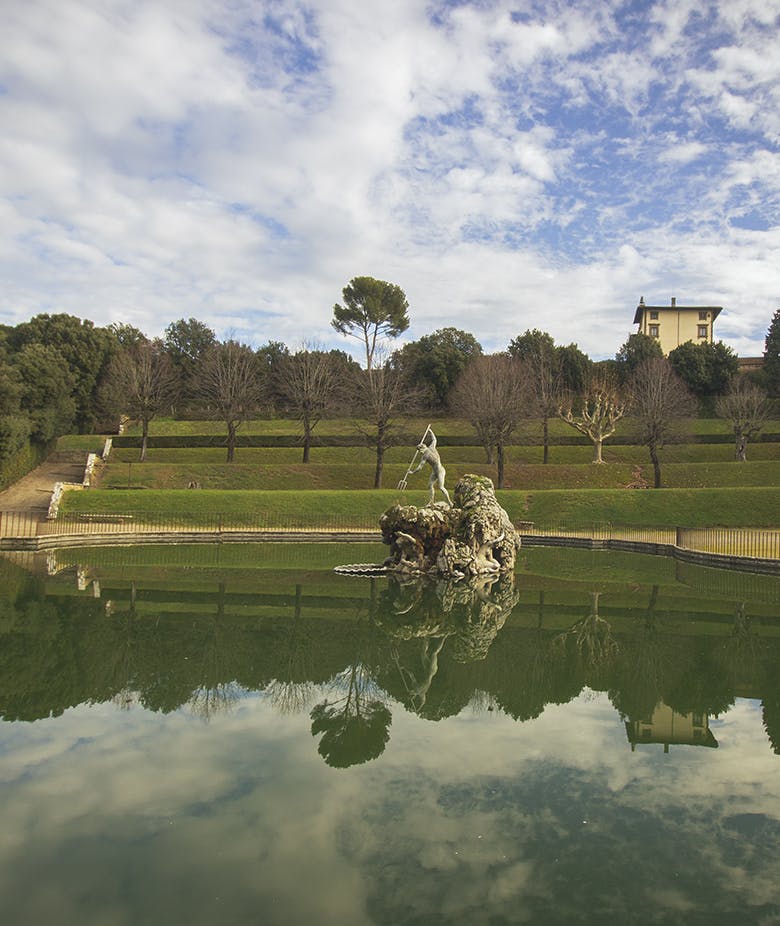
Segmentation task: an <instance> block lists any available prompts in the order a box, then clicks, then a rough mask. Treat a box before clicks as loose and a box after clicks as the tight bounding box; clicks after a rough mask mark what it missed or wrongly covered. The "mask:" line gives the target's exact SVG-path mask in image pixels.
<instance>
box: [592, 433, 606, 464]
mask: <svg viewBox="0 0 780 926" xmlns="http://www.w3.org/2000/svg"><path fill="white" fill-rule="evenodd" d="M592 440H593V462H594V463H603V462H604V460H603V459H602V457H601V445H602V444H603V443H604V442H603V440H602V439H601V438H600V437H599V438H593V439H592Z"/></svg>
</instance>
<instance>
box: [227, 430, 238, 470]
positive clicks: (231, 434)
mask: <svg viewBox="0 0 780 926" xmlns="http://www.w3.org/2000/svg"><path fill="white" fill-rule="evenodd" d="M235 455H236V426H235V425H234V424H233V422H232V421H231V422H229V423H228V439H227V461H228V463H232V462H233V457H234V456H235Z"/></svg>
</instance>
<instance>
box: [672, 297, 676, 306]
mask: <svg viewBox="0 0 780 926" xmlns="http://www.w3.org/2000/svg"><path fill="white" fill-rule="evenodd" d="M676 306H677V296H672V308H673V309H674V308H676Z"/></svg>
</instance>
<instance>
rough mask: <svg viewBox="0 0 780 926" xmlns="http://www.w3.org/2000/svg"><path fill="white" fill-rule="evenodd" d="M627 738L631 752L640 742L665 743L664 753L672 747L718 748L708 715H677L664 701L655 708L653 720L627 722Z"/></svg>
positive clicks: (648, 718) (651, 718)
mask: <svg viewBox="0 0 780 926" xmlns="http://www.w3.org/2000/svg"><path fill="white" fill-rule="evenodd" d="M626 735H627V736H628V741H629V743H631V752H634V750H635V749H636V747H637V744H638V743H663V746H664V752H669V747H670V746H671V745H678V746H709V747H710V748H716V749H717V746H718V741H717V740H716V739H715V737H714V736H713V735H712V733H711V732H710V723H709V717H708V716H707V715H706V714H693V713H690V714H678V713H677V711H675V710H672V708H671V707H669V706H668V705H667V704H664V703H663V701H661V702H660V703H659V704H657V705H656V707H655V710H654V711H653V715H652V717H647V718H646V719H644V720H627V721H626Z"/></svg>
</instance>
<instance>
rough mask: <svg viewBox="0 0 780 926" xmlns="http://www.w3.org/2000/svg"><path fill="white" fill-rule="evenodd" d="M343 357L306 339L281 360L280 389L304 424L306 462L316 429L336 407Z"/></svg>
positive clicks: (303, 438) (303, 436) (303, 437)
mask: <svg viewBox="0 0 780 926" xmlns="http://www.w3.org/2000/svg"><path fill="white" fill-rule="evenodd" d="M341 356H343V355H340V352H337V351H331V352H326V351H323V350H319V349H317V348H316V347H315V346H313V345H309V344H307V343H305V342H304V344H303V345H302V347H301V349H300V350H299V351H297V352H296V353H294V354H288V355H287V356H285V357H282V358H281V360H280V362H279V372H278V378H277V383H278V389H279V392H280V394H281V395H282V397H283V398H284V400H285V401H286V402H287V405H288V407H289V409H290V411H291V412H292V414H293V415H294V416H295V417H296V418H297V419H298V421H300V423H301V428H302V430H303V434H302V441H303V462H304V463H308V462H309V458H310V454H311V444H312V436H313V433H314V429H315V428H316V427H317V425H318V424H319V422H320V420H321V419H322V417H323V416H324V415H326V414H327V413H328V412H329V411H330V410H331V409H332V408H333V406H334V403H335V399H336V395H337V392H338V389H339V387H340V385H341V377H340V374H341V373H342V372H343V365H344V364H343V362H340V361H341Z"/></svg>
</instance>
